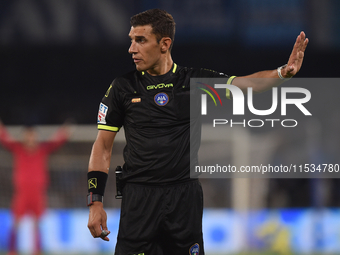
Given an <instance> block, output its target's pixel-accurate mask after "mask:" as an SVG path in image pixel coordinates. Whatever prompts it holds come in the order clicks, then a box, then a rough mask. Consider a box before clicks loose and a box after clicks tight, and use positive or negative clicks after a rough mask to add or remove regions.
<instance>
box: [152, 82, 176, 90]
mask: <svg viewBox="0 0 340 255" xmlns="http://www.w3.org/2000/svg"><path fill="white" fill-rule="evenodd" d="M173 87H174V85H173V84H172V83H168V84H165V83H160V84H157V85H149V86H147V87H146V89H147V90H151V89H164V88H173Z"/></svg>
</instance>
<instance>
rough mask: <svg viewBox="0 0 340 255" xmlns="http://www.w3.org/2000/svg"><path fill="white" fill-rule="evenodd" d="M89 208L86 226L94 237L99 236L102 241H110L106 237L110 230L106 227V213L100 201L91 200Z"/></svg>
mask: <svg viewBox="0 0 340 255" xmlns="http://www.w3.org/2000/svg"><path fill="white" fill-rule="evenodd" d="M89 208H90V214H89V221H88V224H87V227H88V228H89V230H90V232H91V235H92V236H93V237H94V238H98V237H100V238H101V239H103V240H104V241H110V239H109V238H108V237H107V236H108V235H109V234H110V231H109V230H108V229H107V225H106V220H107V215H106V212H105V210H104V208H103V203H102V202H98V201H96V202H93V204H92V205H91V206H89Z"/></svg>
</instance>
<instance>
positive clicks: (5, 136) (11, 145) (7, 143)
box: [0, 119, 18, 151]
mask: <svg viewBox="0 0 340 255" xmlns="http://www.w3.org/2000/svg"><path fill="white" fill-rule="evenodd" d="M0 143H1V144H2V145H3V146H4V147H5V148H6V149H8V150H11V151H13V150H15V149H16V148H17V146H18V142H17V141H15V140H14V139H13V138H12V137H11V135H10V134H9V133H8V131H7V130H6V127H5V126H4V124H3V123H2V121H1V119H0Z"/></svg>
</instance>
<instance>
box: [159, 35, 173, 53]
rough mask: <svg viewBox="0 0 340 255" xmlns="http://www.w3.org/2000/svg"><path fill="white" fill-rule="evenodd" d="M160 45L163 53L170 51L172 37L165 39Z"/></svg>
mask: <svg viewBox="0 0 340 255" xmlns="http://www.w3.org/2000/svg"><path fill="white" fill-rule="evenodd" d="M159 43H160V45H161V51H162V53H166V52H167V51H168V50H169V49H170V46H171V43H172V40H171V38H170V37H163V38H162V39H161V41H160V42H159Z"/></svg>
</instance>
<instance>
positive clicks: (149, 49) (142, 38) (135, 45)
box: [129, 25, 162, 73]
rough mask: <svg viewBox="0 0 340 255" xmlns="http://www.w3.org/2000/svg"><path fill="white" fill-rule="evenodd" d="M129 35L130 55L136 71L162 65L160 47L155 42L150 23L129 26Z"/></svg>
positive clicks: (155, 68)
mask: <svg viewBox="0 0 340 255" xmlns="http://www.w3.org/2000/svg"><path fill="white" fill-rule="evenodd" d="M129 37H130V39H131V46H130V48H129V53H130V54H131V55H132V58H133V61H134V63H135V64H136V68H137V70H138V71H148V70H149V72H151V73H152V70H157V69H158V68H159V67H160V65H162V48H161V44H160V43H159V42H157V38H156V35H155V34H154V33H152V27H151V26H150V25H145V26H136V27H131V30H130V33H129Z"/></svg>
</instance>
